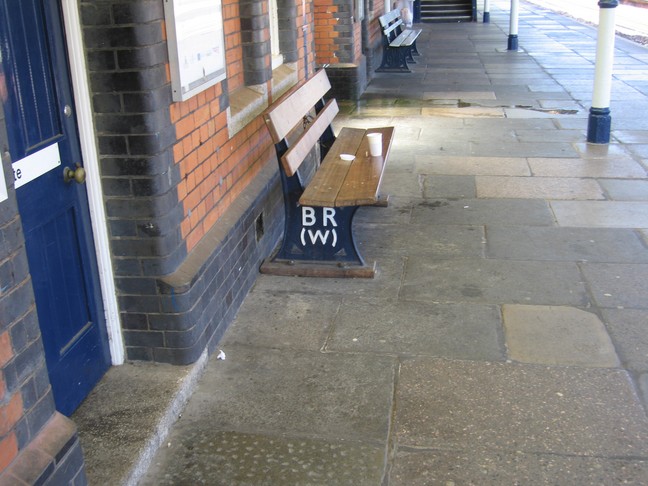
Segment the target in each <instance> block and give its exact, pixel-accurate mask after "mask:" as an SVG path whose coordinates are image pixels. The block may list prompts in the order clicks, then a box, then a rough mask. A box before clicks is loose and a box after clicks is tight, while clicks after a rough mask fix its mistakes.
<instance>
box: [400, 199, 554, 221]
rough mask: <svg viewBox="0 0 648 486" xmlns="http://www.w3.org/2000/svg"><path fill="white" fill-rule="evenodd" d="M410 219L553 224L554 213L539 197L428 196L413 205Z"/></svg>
mask: <svg viewBox="0 0 648 486" xmlns="http://www.w3.org/2000/svg"><path fill="white" fill-rule="evenodd" d="M412 223H414V224H432V225H435V224H467V225H481V224H508V225H525V226H552V225H553V224H554V217H553V214H552V212H551V210H550V209H549V205H548V204H547V203H546V202H545V201H541V200H539V199H535V200H533V199H528V200H522V199H516V200H513V199H508V200H506V199H500V200H497V199H463V200H460V201H454V200H451V199H448V200H446V199H430V200H427V201H421V202H418V204H416V205H415V206H414V208H413V211H412Z"/></svg>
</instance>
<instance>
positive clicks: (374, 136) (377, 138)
mask: <svg viewBox="0 0 648 486" xmlns="http://www.w3.org/2000/svg"><path fill="white" fill-rule="evenodd" d="M367 138H368V139H369V153H370V154H371V156H372V157H379V156H381V155H382V133H368V134H367Z"/></svg>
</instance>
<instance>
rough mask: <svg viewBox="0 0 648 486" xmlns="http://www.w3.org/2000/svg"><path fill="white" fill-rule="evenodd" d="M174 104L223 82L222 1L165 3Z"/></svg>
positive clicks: (224, 73)
mask: <svg viewBox="0 0 648 486" xmlns="http://www.w3.org/2000/svg"><path fill="white" fill-rule="evenodd" d="M164 7H165V18H166V23H167V32H168V46H169V62H170V65H171V82H172V88H173V99H174V101H184V100H186V99H189V98H191V97H192V96H194V95H196V94H198V93H200V92H201V91H203V90H205V89H207V88H209V87H210V86H213V85H214V84H216V83H218V82H219V81H221V80H223V79H225V76H226V70H225V44H224V35H223V14H222V9H221V0H165V2H164Z"/></svg>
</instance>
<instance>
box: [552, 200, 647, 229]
mask: <svg viewBox="0 0 648 486" xmlns="http://www.w3.org/2000/svg"><path fill="white" fill-rule="evenodd" d="M550 204H551V208H552V209H553V211H554V214H555V215H556V220H557V221H558V224H559V225H560V226H574V227H589V228H648V202H635V201H628V202H626V201H552V202H551V203H550Z"/></svg>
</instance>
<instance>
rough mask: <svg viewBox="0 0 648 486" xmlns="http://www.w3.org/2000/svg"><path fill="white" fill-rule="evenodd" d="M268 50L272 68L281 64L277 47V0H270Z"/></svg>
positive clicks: (280, 56) (281, 59) (281, 57)
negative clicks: (270, 55) (270, 54)
mask: <svg viewBox="0 0 648 486" xmlns="http://www.w3.org/2000/svg"><path fill="white" fill-rule="evenodd" d="M268 9H269V14H270V51H271V53H272V69H273V70H274V69H277V68H278V67H279V66H281V65H282V64H283V56H282V55H281V48H280V47H279V14H278V12H277V0H270V1H269V5H268Z"/></svg>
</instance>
